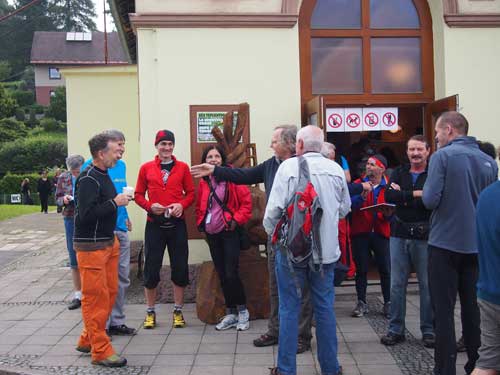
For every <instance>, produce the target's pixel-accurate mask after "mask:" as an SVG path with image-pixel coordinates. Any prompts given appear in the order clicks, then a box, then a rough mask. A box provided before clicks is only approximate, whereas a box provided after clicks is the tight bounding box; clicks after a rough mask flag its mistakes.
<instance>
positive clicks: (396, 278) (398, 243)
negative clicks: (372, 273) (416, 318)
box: [389, 237, 434, 335]
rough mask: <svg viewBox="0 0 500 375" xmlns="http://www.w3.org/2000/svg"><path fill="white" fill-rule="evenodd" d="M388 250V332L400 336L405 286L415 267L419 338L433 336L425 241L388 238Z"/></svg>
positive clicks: (401, 333) (404, 310)
mask: <svg viewBox="0 0 500 375" xmlns="http://www.w3.org/2000/svg"><path fill="white" fill-rule="evenodd" d="M390 249H391V251H390V252H391V320H390V323H389V332H392V333H395V334H397V335H403V334H404V331H405V315H406V286H407V285H408V277H409V275H410V271H411V265H412V264H413V266H414V267H415V270H416V271H417V277H418V289H419V293H420V331H421V332H422V335H434V328H433V324H432V322H433V319H434V317H433V313H432V306H431V296H430V291H429V278H428V268H427V264H428V256H427V253H428V250H427V241H424V240H411V239H406V238H400V237H391V238H390Z"/></svg>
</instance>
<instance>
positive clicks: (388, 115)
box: [380, 107, 398, 130]
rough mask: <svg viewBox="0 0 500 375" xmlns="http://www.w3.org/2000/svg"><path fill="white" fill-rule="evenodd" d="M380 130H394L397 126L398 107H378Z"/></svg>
mask: <svg viewBox="0 0 500 375" xmlns="http://www.w3.org/2000/svg"><path fill="white" fill-rule="evenodd" d="M380 122H381V124H380V130H395V129H397V128H398V108H397V107H394V108H380Z"/></svg>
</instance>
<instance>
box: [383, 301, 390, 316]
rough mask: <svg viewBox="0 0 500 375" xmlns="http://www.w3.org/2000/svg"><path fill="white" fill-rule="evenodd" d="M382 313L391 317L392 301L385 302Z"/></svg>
mask: <svg viewBox="0 0 500 375" xmlns="http://www.w3.org/2000/svg"><path fill="white" fill-rule="evenodd" d="M382 315H384V316H385V318H386V319H391V301H389V302H386V303H384V308H383V309H382Z"/></svg>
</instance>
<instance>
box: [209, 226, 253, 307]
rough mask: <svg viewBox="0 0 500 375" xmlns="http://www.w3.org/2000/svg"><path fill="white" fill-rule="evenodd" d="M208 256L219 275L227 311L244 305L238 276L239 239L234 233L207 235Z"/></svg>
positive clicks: (243, 290) (242, 288)
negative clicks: (210, 257)
mask: <svg viewBox="0 0 500 375" xmlns="http://www.w3.org/2000/svg"><path fill="white" fill-rule="evenodd" d="M207 241H208V246H209V248H210V255H211V256H212V260H213V261H214V266H215V270H216V271H217V274H218V275H219V279H220V284H221V287H222V292H223V293H224V299H225V301H226V307H227V308H228V309H234V308H236V307H237V306H238V305H245V304H246V296H245V289H244V287H243V283H242V282H241V279H240V275H239V272H238V270H239V263H240V237H239V234H238V233H237V232H236V231H223V232H220V233H217V234H208V233H207Z"/></svg>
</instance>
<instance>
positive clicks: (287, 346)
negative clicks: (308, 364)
mask: <svg viewBox="0 0 500 375" xmlns="http://www.w3.org/2000/svg"><path fill="white" fill-rule="evenodd" d="M323 138H324V137H323V131H322V130H321V129H320V128H318V127H316V126H306V127H304V128H302V129H301V130H299V132H298V133H297V143H296V154H297V157H295V158H290V159H288V160H285V161H284V162H283V163H282V164H281V165H280V167H279V169H278V171H277V173H276V177H275V179H274V184H273V188H272V190H271V195H270V196H269V200H268V203H267V207H266V213H265V215H264V228H265V229H266V232H267V233H268V235H272V236H273V242H274V245H273V246H275V251H276V279H277V283H278V290H279V296H280V299H279V324H280V329H279V340H278V346H279V347H278V360H277V367H275V368H273V369H271V374H274V375H279V374H286V375H295V374H296V373H297V366H296V352H297V335H298V322H299V312H300V306H301V293H302V290H303V289H304V286H305V285H308V286H309V289H310V293H311V299H312V301H313V306H314V315H315V317H316V335H317V337H316V338H317V342H318V360H319V363H320V366H321V372H322V373H324V374H336V375H337V374H341V368H340V366H339V363H338V360H337V336H336V330H335V329H336V328H335V325H336V323H335V312H334V308H333V304H334V287H333V277H334V267H335V262H336V261H337V260H338V259H339V257H340V249H339V243H338V231H337V228H338V220H339V218H342V217H345V216H346V215H347V214H348V213H349V210H350V207H351V199H350V197H349V190H348V188H347V183H346V179H345V175H344V172H343V170H342V168H341V167H340V166H339V165H338V164H336V163H335V162H333V161H331V160H328V159H326V158H324V157H323V156H322V155H321V154H320V151H321V147H322V145H323ZM299 226H300V228H299ZM332 228H333V230H332ZM297 229H301V230H297ZM302 230H303V231H302ZM300 232H304V233H305V234H306V235H304V236H302V237H301V235H299V233H300Z"/></svg>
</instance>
